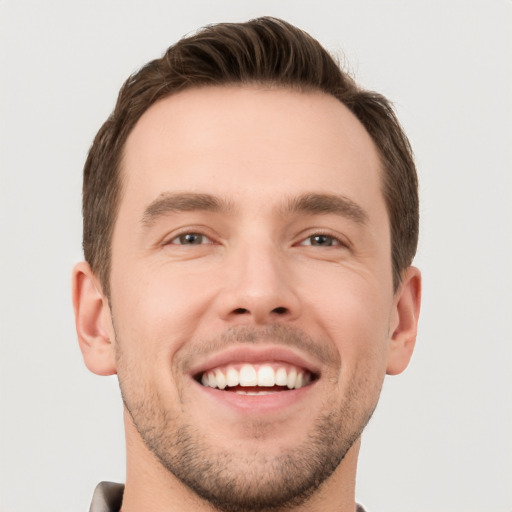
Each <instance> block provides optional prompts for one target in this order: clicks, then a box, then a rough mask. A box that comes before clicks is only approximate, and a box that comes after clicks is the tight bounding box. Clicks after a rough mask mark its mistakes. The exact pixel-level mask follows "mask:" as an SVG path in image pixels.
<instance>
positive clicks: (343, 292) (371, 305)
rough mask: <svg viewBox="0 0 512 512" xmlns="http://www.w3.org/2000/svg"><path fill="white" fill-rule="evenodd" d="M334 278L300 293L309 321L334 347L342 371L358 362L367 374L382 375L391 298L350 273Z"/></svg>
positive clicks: (378, 284) (322, 279) (322, 280)
mask: <svg viewBox="0 0 512 512" xmlns="http://www.w3.org/2000/svg"><path fill="white" fill-rule="evenodd" d="M336 277H337V276H335V275H331V276H330V277H329V278H321V279H319V280H317V281H316V284H317V286H315V287H311V286H310V287H309V288H308V290H309V291H308V292H306V291H305V292H304V296H305V297H307V305H306V307H305V310H306V311H308V312H309V313H308V316H310V321H311V323H312V324H313V325H317V326H318V327H319V328H320V329H321V332H319V333H318V334H319V335H321V336H323V337H326V338H327V339H329V340H331V342H332V343H333V344H334V345H335V346H336V349H337V351H338V352H339V354H340V358H341V364H342V368H343V369H344V371H351V372H352V370H353V369H354V368H355V367H356V365H359V364H363V363H359V361H362V362H364V364H365V365H367V367H368V368H367V371H370V367H371V369H372V370H373V371H376V372H377V373H381V372H382V373H384V372H385V364H386V353H387V342H388V331H389V317H390V308H391V294H390V297H387V295H385V294H384V293H383V291H382V290H383V287H382V285H381V284H380V283H379V282H378V281H376V280H368V279H366V278H363V277H362V276H360V275H357V274H354V273H352V274H349V273H348V272H343V275H342V274H341V273H340V274H339V275H338V277H339V279H336Z"/></svg>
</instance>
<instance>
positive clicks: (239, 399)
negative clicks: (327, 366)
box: [193, 380, 316, 414]
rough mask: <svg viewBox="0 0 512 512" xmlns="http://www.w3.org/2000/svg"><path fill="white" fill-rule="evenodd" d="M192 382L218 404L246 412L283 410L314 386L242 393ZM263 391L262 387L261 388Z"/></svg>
mask: <svg viewBox="0 0 512 512" xmlns="http://www.w3.org/2000/svg"><path fill="white" fill-rule="evenodd" d="M193 383H194V384H195V385H196V386H198V387H199V389H200V391H201V392H203V393H204V394H205V396H206V397H208V398H209V399H210V400H214V401H215V402H216V403H218V404H223V405H225V406H228V407H231V408H235V409H238V410H239V411H242V412H243V411H246V412H247V413H259V414H261V413H264V412H272V411H275V410H283V408H285V407H292V406H293V405H296V404H298V403H299V402H302V401H303V400H304V399H305V398H306V397H307V395H308V394H309V393H310V392H311V391H312V390H313V389H314V388H315V384H316V381H315V382H312V383H311V384H308V385H307V386H304V387H302V388H299V389H292V390H289V391H277V392H275V393H272V392H271V393H269V394H263V395H242V394H239V393H236V392H235V391H222V390H220V389H215V388H209V387H206V386H203V385H201V384H199V383H198V382H196V381H195V380H194V381H193ZM262 391H264V389H262Z"/></svg>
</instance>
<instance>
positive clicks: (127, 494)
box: [121, 411, 360, 512]
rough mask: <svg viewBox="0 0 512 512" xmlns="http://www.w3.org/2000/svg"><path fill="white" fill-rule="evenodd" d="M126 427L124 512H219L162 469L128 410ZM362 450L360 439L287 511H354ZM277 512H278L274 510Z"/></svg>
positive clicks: (274, 511) (122, 511)
mask: <svg viewBox="0 0 512 512" xmlns="http://www.w3.org/2000/svg"><path fill="white" fill-rule="evenodd" d="M125 428H126V461H127V466H126V486H125V491H124V497H123V505H122V509H121V512H137V511H140V510H151V511H152V512H184V511H188V510H194V511H195V512H219V510H218V509H217V508H215V507H214V506H213V505H211V504H210V503H209V502H207V501H205V500H203V499H202V498H200V497H199V496H197V495H196V494H195V493H194V492H193V491H191V490H190V489H189V488H188V487H187V486H186V485H184V484H183V483H182V482H181V481H179V480H178V479H177V478H176V477H175V476H174V475H173V474H172V473H170V472H169V471H168V470H167V469H166V468H164V467H163V466H162V464H161V463H160V461H159V460H158V459H157V458H156V457H155V455H154V454H153V453H152V452H151V451H150V450H149V449H148V448H147V446H146V445H145V443H144V441H143V440H142V439H141V437H140V435H139V433H138V432H137V430H136V429H135V427H134V425H133V422H132V421H131V418H130V416H129V414H127V413H126V411H125ZM359 447H360V439H358V440H357V441H356V442H355V443H354V444H353V445H352V447H351V448H350V450H349V451H348V452H347V454H346V455H345V458H344V459H343V460H342V462H341V463H340V464H339V466H338V467H337V469H336V470H335V472H334V473H333V474H332V475H331V476H330V477H329V479H328V480H326V481H325V482H324V483H323V484H322V485H321V486H320V487H319V489H318V490H317V491H315V493H314V494H313V495H312V496H311V497H310V498H309V499H308V500H307V502H305V503H302V504H301V505H298V506H296V507H294V508H289V507H287V508H286V510H287V512H306V511H307V512H320V511H321V512H324V511H325V510H329V511H332V512H354V511H355V510H356V505H355V479H356V469H357V457H358V454H359ZM248 512H250V511H248ZM261 512H263V511H261ZM273 512H277V511H276V510H275V509H273Z"/></svg>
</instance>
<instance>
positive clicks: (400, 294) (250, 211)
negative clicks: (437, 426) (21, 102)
mask: <svg viewBox="0 0 512 512" xmlns="http://www.w3.org/2000/svg"><path fill="white" fill-rule="evenodd" d="M83 213H84V252H85V259H86V262H83V263H80V264H78V265H77V266H76V267H75V269H74V274H73V281H74V290H73V300H74V308H75V316H76V328H77V332H78V338H79V342H80V347H81V350H82V352H83V356H84V360H85V363H86V365H87V367H88V368H89V369H90V370H91V371H92V372H94V373H96V374H99V375H111V374H117V375H118V378H119V383H120V388H121V393H122V397H123V401H124V406H125V407H124V411H125V413H124V421H125V430H126V446H127V473H126V484H125V486H124V488H123V486H121V485H119V484H103V485H101V486H100V487H99V488H98V489H97V491H96V494H95V497H94V499H93V504H92V506H91V510H93V511H97V510H102V511H103V510H119V509H120V508H121V502H122V510H123V512H133V511H141V510H151V511H152V512H158V511H164V510H165V511H185V510H197V511H214V510H221V511H226V512H227V511H232V512H235V511H264V510H294V511H305V510H307V511H310V512H311V511H320V510H321V511H327V510H329V511H351V512H353V511H354V510H356V504H355V497H354V489H355V475H356V463H357V456H358V451H359V446H360V436H361V432H362V431H363V429H364V427H365V425H366V424H367V422H368V420H369V419H370V417H371V415H372V412H373V410H374V408H375V406H376V404H377V400H378V397H379V393H380V389H381V386H382V382H383V379H384V376H385V374H386V373H388V374H397V373H400V372H401V371H403V370H404V369H405V367H406V366H407V364H408V362H409V359H410V357H411V353H412V350H413V347H414V342H415V338H416V327H417V320H418V313H419V304H420V287H421V286H420V284H421V279H420V274H419V271H418V270H417V269H416V268H414V267H412V266H411V262H412V259H413V256H414V253H415V250H416V243H417V236H418V196H417V178H416V171H415V167H414V163H413V160H412V155H411V150H410V147H409V144H408V141H407V138H406V137H405V135H404V134H403V132H402V130H401V128H400V125H399V124H398V122H397V120H396V118H395V116H394V114H393V112H392V109H391V107H390V106H389V104H388V102H387V101H386V100H385V99H384V98H383V97H382V96H380V95H378V94H375V93H372V92H368V91H363V90H361V89H360V88H359V87H358V86H357V85H356V84H355V83H354V82H353V81H352V79H351V78H350V77H348V76H347V75H346V74H345V73H343V72H342V71H341V70H340V69H339V68H338V66H337V65H336V64H335V62H334V61H333V59H332V58H331V57H330V56H329V54H328V53H327V52H326V51H325V50H324V49H323V48H322V47H321V46H320V44H319V43H318V42H317V41H315V40H314V39H312V38H311V37H310V36H308V35H307V34H305V33H304V32H302V31H300V30H299V29H297V28H295V27H293V26H291V25H289V24H287V23H285V22H283V21H281V20H276V19H271V18H262V19H257V20H253V21H250V22H248V23H243V24H220V25H215V26H211V27H208V28H206V29H203V30H202V31H200V32H199V33H197V34H196V35H194V36H192V37H188V38H185V39H182V40H181V41H180V42H178V43H177V44H176V45H174V46H173V47H171V48H169V50H168V51H167V52H166V54H165V55H164V56H163V57H162V58H161V59H158V60H155V61H152V62H150V63H149V64H147V65H146V66H145V67H144V68H142V69H141V70H140V71H139V72H137V73H136V74H135V75H133V76H132V77H130V78H129V79H128V80H127V82H126V83H125V84H124V86H123V88H122V90H121V92H120V95H119V99H118V102H117V105H116V107H115V110H114V112H113V113H112V115H111V116H110V118H109V119H108V120H107V121H106V123H105V124H104V125H103V127H102V128H101V129H100V131H99V133H98V135H97V136H96V138H95V141H94V143H93V146H92V148H91V150H90V153H89V157H88V159H87V162H86V165H85V170H84V190H83Z"/></svg>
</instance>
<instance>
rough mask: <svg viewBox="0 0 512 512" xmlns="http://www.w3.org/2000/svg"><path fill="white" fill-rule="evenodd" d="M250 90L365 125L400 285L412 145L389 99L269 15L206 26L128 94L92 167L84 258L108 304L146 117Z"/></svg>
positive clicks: (412, 243) (407, 244)
mask: <svg viewBox="0 0 512 512" xmlns="http://www.w3.org/2000/svg"><path fill="white" fill-rule="evenodd" d="M251 83H263V84H268V85H271V86H276V87H289V88H293V89H296V90H300V91H321V92H324V93H326V94H329V95H331V96H334V97H335V98H337V99H338V100H339V101H341V102H342V103H343V104H344V105H345V106H346V107H347V108H348V109H349V110H350V111H351V112H352V113H353V114H354V115H355V116H356V117H357V118H358V119H359V121H360V122H361V123H362V124H363V125H364V127H365V128H366V130H367V131H368V133H369V134H370V136H371V137H372V139H373V141H374V143H375V145H376V147H377V149H378V152H379V154H380V158H381V161H382V167H383V178H382V192H383V195H384V198H385V202H386V207H387V211H388V215H389V219H390V225H391V259H392V273H393V284H394V287H395V289H396V288H397V287H398V285H399V284H400V280H401V273H402V271H403V270H404V269H405V268H407V267H408V266H409V265H410V264H411V262H412V259H413V257H414V254H415V253H416V246H417V241H418V224H419V206H418V181H417V175H416V169H415V165H414V160H413V156H412V151H411V147H410V144H409V141H408V139H407V137H406V135H405V134H404V132H403V130H402V128H401V126H400V123H399V122H398V120H397V118H396V116H395V114H394V112H393V109H392V107H391V105H390V103H389V102H388V101H387V100H386V98H384V96H382V95H380V94H377V93H375V92H371V91H366V90H363V89H361V88H360V87H359V86H358V85H357V84H356V83H355V82H354V80H353V79H352V78H351V77H350V76H349V75H348V74H347V73H346V72H344V71H343V70H342V69H341V68H340V66H339V65H338V64H337V63H336V62H335V60H334V59H333V58H332V57H331V55H330V54H329V53H328V52H327V51H326V50H325V49H324V48H323V47H322V46H321V45H320V43H319V42H318V41H316V40H315V39H313V38H312V37H311V36H310V35H308V34H307V33H305V32H304V31H302V30H300V29H298V28H297V27H294V26H293V25H290V24H289V23H286V22H285V21H282V20H279V19H276V18H269V17H264V18H258V19H254V20H251V21H248V22H247V23H220V24H216V25H211V26H207V27H205V28H203V29H201V30H200V31H199V32H197V33H196V34H194V35H193V36H190V37H186V38H183V39H181V40H180V41H178V42H177V43H176V44H175V45H173V46H171V47H170V48H169V49H168V50H167V51H166V52H165V54H164V55H163V56H162V57H161V58H160V59H156V60H153V61H151V62H149V63H148V64H146V65H145V66H144V67H143V68H142V69H140V70H139V71H138V72H137V73H135V74H133V75H132V76H130V77H129V78H128V80H127V81H126V82H125V83H124V85H123V86H122V88H121V90H120V92H119V96H118V99H117V103H116V106H115V108H114V111H113V112H112V114H111V115H110V117H109V118H108V119H107V121H106V122H105V123H104V124H103V126H102V127H101V129H100V130H99V132H98V134H97V135H96V137H95V139H94V142H93V144H92V147H91V149H90V151H89V155H88V158H87V161H86V163H85V168H84V184H83V219H84V220H83V222H84V225H83V227H84V231H83V249H84V255H85V259H86V260H87V261H88V262H89V264H90V265H91V268H92V270H93V271H94V272H95V273H96V274H97V275H98V277H99V279H100V281H101V284H102V286H103V289H104V292H105V294H106V295H107V296H109V292H110V286H109V278H110V266H111V242H112V233H113V229H114V224H115V220H116V217H117V212H118V208H119V202H120V197H121V189H122V186H121V183H122V180H121V175H120V168H121V164H122V156H123V148H124V146H125V142H126V139H127V137H128V135H129V134H130V132H131V130H132V129H133V127H134V126H135V124H136V123H137V121H138V120H139V118H140V117H141V116H142V114H143V113H144V112H145V111H146V110H147V109H148V108H149V107H150V106H151V105H153V104H154V103H155V102H156V101H158V100H160V99H162V98H164V97H167V96H170V95H172V94H175V93H177V92H179V91H182V90H184V89H190V88H193V87H203V86H216V85H228V84H242V85H243V84H251Z"/></svg>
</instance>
